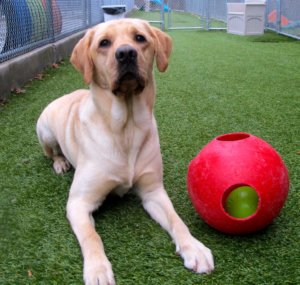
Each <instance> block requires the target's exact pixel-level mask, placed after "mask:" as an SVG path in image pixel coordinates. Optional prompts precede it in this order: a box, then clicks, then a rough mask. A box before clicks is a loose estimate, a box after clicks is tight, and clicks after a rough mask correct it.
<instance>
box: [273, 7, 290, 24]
mask: <svg viewBox="0 0 300 285" xmlns="http://www.w3.org/2000/svg"><path fill="white" fill-rule="evenodd" d="M280 20H281V26H282V27H284V26H287V25H288V24H289V23H290V21H289V20H288V18H287V17H284V16H281V19H280ZM268 21H269V23H276V21H277V10H273V11H272V12H271V13H270V14H269V15H268Z"/></svg>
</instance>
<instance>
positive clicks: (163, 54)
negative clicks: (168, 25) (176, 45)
mask: <svg viewBox="0 0 300 285" xmlns="http://www.w3.org/2000/svg"><path fill="white" fill-rule="evenodd" d="M152 31H153V32H154V34H155V42H156V44H155V52H156V66H157V68H158V70H159V71H160V72H165V71H166V69H167V68H168V63H169V57H170V55H171V52H172V39H171V37H170V36H169V35H167V34H166V33H164V32H162V31H161V30H159V29H158V28H155V27H152Z"/></svg>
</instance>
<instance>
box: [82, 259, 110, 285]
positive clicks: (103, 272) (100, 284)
mask: <svg viewBox="0 0 300 285" xmlns="http://www.w3.org/2000/svg"><path fill="white" fill-rule="evenodd" d="M84 284H85V285H115V284H116V282H115V279H114V274H113V271H112V267H111V264H110V262H109V261H106V262H91V261H90V262H85V264H84Z"/></svg>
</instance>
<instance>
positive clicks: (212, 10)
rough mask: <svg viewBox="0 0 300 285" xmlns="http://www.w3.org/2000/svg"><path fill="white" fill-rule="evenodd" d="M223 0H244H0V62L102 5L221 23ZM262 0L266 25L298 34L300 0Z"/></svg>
mask: <svg viewBox="0 0 300 285" xmlns="http://www.w3.org/2000/svg"><path fill="white" fill-rule="evenodd" d="M227 2H244V0H0V63H1V62H4V61H6V60H8V59H10V58H13V57H15V56H17V55H20V54H23V53H26V52H28V51H31V50H33V49H35V48H37V47H40V46H43V45H45V44H48V43H51V42H54V41H57V40H59V39H61V38H63V37H66V36H68V35H70V34H73V33H75V32H77V31H81V30H84V29H86V28H88V27H90V26H93V25H95V24H97V23H100V22H102V21H103V19H104V17H103V11H102V9H101V6H103V5H118V4H120V5H126V10H127V12H128V16H130V17H138V18H143V19H146V20H149V21H150V22H152V23H157V24H159V25H160V27H161V28H164V27H166V28H167V29H179V28H182V29H186V28H202V29H226V27H227V25H226V18H227V5H226V4H227ZM266 2H267V3H266V4H267V5H266V28H268V29H272V30H274V31H277V32H279V33H282V34H285V35H288V36H292V37H295V38H297V39H300V0H266ZM165 19H167V21H165ZM165 22H166V24H165Z"/></svg>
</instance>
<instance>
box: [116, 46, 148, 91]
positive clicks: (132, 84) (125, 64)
mask: <svg viewBox="0 0 300 285" xmlns="http://www.w3.org/2000/svg"><path fill="white" fill-rule="evenodd" d="M115 57H116V60H117V64H118V77H117V80H116V82H115V84H114V88H113V93H114V94H115V95H117V96H120V95H136V94H139V93H141V92H142V91H143V89H144V87H145V80H144V79H143V78H142V77H141V75H140V74H139V70H138V64H137V59H138V52H137V50H136V49H135V48H134V47H132V46H130V45H123V46H121V47H119V48H118V49H117V50H116V53H115Z"/></svg>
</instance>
